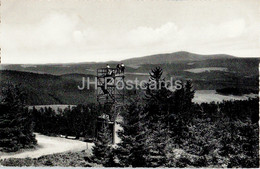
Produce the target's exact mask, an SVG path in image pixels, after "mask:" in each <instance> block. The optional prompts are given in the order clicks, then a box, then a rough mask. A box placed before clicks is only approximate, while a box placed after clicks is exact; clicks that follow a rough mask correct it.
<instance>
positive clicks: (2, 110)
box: [0, 84, 36, 151]
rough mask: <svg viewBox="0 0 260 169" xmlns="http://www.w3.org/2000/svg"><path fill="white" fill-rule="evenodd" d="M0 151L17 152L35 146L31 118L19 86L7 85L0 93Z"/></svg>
mask: <svg viewBox="0 0 260 169" xmlns="http://www.w3.org/2000/svg"><path fill="white" fill-rule="evenodd" d="M1 95H2V98H1V103H0V136H1V137H0V150H1V149H2V150H3V151H17V150H19V149H21V148H27V147H32V146H33V145H35V144H36V139H35V135H34V134H33V131H32V128H33V126H32V116H31V114H30V113H29V111H28V109H27V108H26V107H25V95H24V93H23V92H22V91H21V89H20V86H17V85H12V84H8V85H7V87H6V88H3V89H2V91H1Z"/></svg>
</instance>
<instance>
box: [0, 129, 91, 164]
mask: <svg viewBox="0 0 260 169" xmlns="http://www.w3.org/2000/svg"><path fill="white" fill-rule="evenodd" d="M36 139H37V141H38V145H37V147H36V148H35V149H30V150H23V151H19V152H15V153H2V152H0V159H7V158H27V157H30V158H38V157H41V156H43V155H49V154H55V153H62V152H76V151H82V150H86V149H91V148H92V146H93V143H86V142H82V141H78V140H70V139H66V138H60V137H50V136H45V135H41V134H38V133H36ZM87 144H88V145H87Z"/></svg>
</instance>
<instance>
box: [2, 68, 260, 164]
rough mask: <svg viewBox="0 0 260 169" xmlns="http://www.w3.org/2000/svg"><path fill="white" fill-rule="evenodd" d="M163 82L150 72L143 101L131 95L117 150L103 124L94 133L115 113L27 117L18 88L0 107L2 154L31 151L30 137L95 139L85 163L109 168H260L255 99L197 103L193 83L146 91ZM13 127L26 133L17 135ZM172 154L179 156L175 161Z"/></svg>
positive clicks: (96, 109) (86, 109)
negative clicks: (99, 120) (99, 122)
mask: <svg viewBox="0 0 260 169" xmlns="http://www.w3.org/2000/svg"><path fill="white" fill-rule="evenodd" d="M162 75H163V71H162V69H161V68H155V69H152V71H151V73H150V80H149V82H148V83H147V84H146V90H145V91H144V94H143V95H141V94H139V92H137V91H135V92H132V95H131V96H129V98H128V99H127V101H126V104H125V106H124V107H123V108H122V110H121V113H120V116H122V118H123V121H122V122H120V125H121V127H122V129H123V130H120V131H119V132H118V134H119V137H120V138H121V142H120V143H119V144H118V145H117V146H112V145H111V140H110V139H109V138H110V137H111V136H110V131H109V130H108V126H107V125H104V128H103V129H102V130H100V131H99V132H98V133H96V125H97V123H96V121H97V118H98V116H99V115H101V114H102V113H108V114H112V110H111V109H110V108H109V106H108V107H106V106H101V105H98V104H87V105H78V106H76V107H68V108H67V109H65V110H58V111H54V110H52V109H51V108H45V109H40V110H37V109H35V108H33V109H32V110H28V109H26V106H25V105H24V104H22V103H24V102H23V101H21V100H20V97H21V96H20V94H19V93H20V92H19V90H18V88H17V89H16V88H15V89H14V91H16V92H14V91H9V92H6V93H7V94H6V95H5V97H4V99H2V101H1V107H0V108H1V111H0V112H1V114H0V119H1V121H0V125H1V126H0V129H1V130H0V134H1V138H0V143H1V144H0V148H2V149H3V150H7V149H8V150H9V151H17V150H18V149H20V148H26V145H28V146H32V145H34V144H35V143H36V141H35V139H34V136H33V134H32V131H34V132H39V133H42V134H46V135H59V134H62V135H67V136H68V135H73V136H76V137H77V138H79V137H85V138H87V137H94V136H96V135H98V137H97V138H96V139H95V141H94V143H95V146H94V148H93V155H92V157H91V158H90V159H88V160H91V161H92V162H94V163H98V164H101V165H103V166H106V167H247V168H248V167H254V168H258V167H259V164H258V163H259V154H258V152H259V144H258V143H259V126H258V121H259V98H255V99H249V100H244V101H223V102H220V103H215V102H212V103H202V104H195V103H193V102H192V99H193V97H194V89H193V84H192V81H185V82H184V81H183V82H182V88H181V89H180V90H175V91H172V90H169V89H168V88H167V87H162V88H158V89H156V90H150V88H149V86H150V85H152V82H155V83H156V85H159V83H162V84H163V83H164V81H165V79H164V78H163V77H162ZM163 86H164V85H163ZM14 94H15V95H14ZM9 98H12V99H11V100H10V99H9ZM17 98H19V99H17ZM2 110H3V111H2ZM18 110H19V111H18ZM109 111H111V112H109ZM17 112H18V115H19V116H17V115H16V114H15V113H17ZM19 117H21V118H19ZM14 119H15V122H14V123H12V125H13V126H12V125H11V123H10V121H12V120H14ZM8 120H9V121H8ZM20 120H26V123H22V121H20ZM22 124H27V125H25V126H21V125H22ZM17 127H23V129H24V130H22V131H20V130H19V133H17V132H18V130H15V129H17ZM7 131H8V132H9V131H12V132H9V133H10V134H7ZM27 131H29V132H27ZM17 136H19V137H17ZM10 140H13V141H12V144H11V143H10ZM20 140H24V141H23V142H21V141H20ZM8 141H9V142H8ZM17 141H18V142H19V143H20V144H14V143H17ZM3 143H4V144H3ZM16 145H19V147H17V146H16ZM176 151H178V152H182V153H179V155H178V156H177V155H176Z"/></svg>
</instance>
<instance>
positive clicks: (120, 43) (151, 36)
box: [0, 0, 260, 64]
mask: <svg viewBox="0 0 260 169" xmlns="http://www.w3.org/2000/svg"><path fill="white" fill-rule="evenodd" d="M0 10H1V11H0V13H1V24H0V46H1V57H2V58H1V60H2V63H6V64H14V63H15V64H16V63H17V64H18V63H19V64H34V63H37V64H39V63H71V62H90V61H95V62H102V61H110V60H115V61H116V60H123V59H128V58H133V57H141V56H146V55H152V54H159V53H172V52H177V51H188V52H192V53H197V54H229V55H234V56H238V57H259V56H260V22H259V18H260V1H259V0H95V1H94V0H1V9H0Z"/></svg>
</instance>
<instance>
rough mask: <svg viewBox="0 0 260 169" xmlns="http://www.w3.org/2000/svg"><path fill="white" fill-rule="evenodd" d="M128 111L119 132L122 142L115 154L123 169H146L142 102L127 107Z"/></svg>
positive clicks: (135, 102) (134, 102)
mask: <svg viewBox="0 0 260 169" xmlns="http://www.w3.org/2000/svg"><path fill="white" fill-rule="evenodd" d="M126 110H127V111H126V112H125V113H123V114H122V116H123V121H122V122H121V123H120V125H121V126H122V130H121V131H119V132H118V134H119V137H120V139H121V142H120V143H119V144H118V147H117V149H116V151H115V152H116V154H117V158H118V159H119V163H120V165H121V166H122V167H145V166H146V161H145V158H144V155H145V154H146V148H145V140H146V139H147V136H146V133H145V129H144V123H143V121H142V120H143V119H142V117H143V115H142V111H143V108H142V106H141V105H140V100H139V101H138V100H133V101H132V102H131V103H130V104H129V105H127V106H126Z"/></svg>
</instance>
